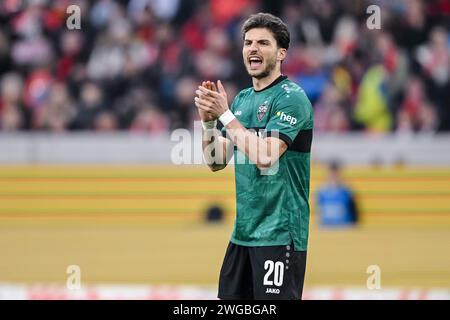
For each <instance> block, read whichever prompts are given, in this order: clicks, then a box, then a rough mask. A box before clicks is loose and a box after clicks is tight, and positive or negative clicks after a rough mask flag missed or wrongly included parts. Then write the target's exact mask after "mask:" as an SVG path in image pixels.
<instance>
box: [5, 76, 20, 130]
mask: <svg viewBox="0 0 450 320" xmlns="http://www.w3.org/2000/svg"><path fill="white" fill-rule="evenodd" d="M0 90H1V91H0V93H1V100H0V129H2V130H4V131H14V130H19V129H23V128H24V127H25V110H24V105H23V103H22V97H21V94H22V91H23V83H22V79H21V78H20V76H19V75H18V74H17V73H10V74H6V75H4V77H3V78H2V81H1V88H0Z"/></svg>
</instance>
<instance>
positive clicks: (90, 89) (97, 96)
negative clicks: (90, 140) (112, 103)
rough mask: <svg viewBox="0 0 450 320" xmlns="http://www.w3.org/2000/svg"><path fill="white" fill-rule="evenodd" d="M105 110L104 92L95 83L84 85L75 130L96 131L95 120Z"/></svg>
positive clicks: (73, 125)
mask: <svg viewBox="0 0 450 320" xmlns="http://www.w3.org/2000/svg"><path fill="white" fill-rule="evenodd" d="M104 109H105V107H104V96H103V90H102V89H101V88H100V86H99V85H98V84H96V83H94V82H87V83H85V84H83V86H82V88H81V93H80V103H79V105H78V106H77V111H76V112H77V114H76V116H75V119H74V121H73V124H72V128H73V129H94V120H95V118H96V117H97V116H98V115H99V114H100V112H102V111H103V110H104Z"/></svg>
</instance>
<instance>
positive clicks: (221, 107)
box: [194, 80, 228, 118]
mask: <svg viewBox="0 0 450 320" xmlns="http://www.w3.org/2000/svg"><path fill="white" fill-rule="evenodd" d="M217 88H218V91H213V90H208V89H206V88H205V87H203V86H199V87H198V89H197V90H196V91H195V93H196V94H197V97H195V99H194V101H195V106H196V107H197V108H199V109H200V110H203V111H206V112H208V113H209V114H211V115H212V116H214V117H216V118H219V117H220V116H221V115H222V114H224V113H225V112H226V111H227V110H228V100H227V93H226V92H225V88H224V87H223V85H222V82H221V81H220V80H219V81H217Z"/></svg>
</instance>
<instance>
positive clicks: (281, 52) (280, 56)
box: [277, 48, 287, 61]
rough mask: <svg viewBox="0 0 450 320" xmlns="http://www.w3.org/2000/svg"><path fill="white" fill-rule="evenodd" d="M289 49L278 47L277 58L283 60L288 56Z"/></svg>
mask: <svg viewBox="0 0 450 320" xmlns="http://www.w3.org/2000/svg"><path fill="white" fill-rule="evenodd" d="M286 53H287V50H286V49H284V48H280V49H278V54H277V60H278V61H283V60H284V59H285V58H286Z"/></svg>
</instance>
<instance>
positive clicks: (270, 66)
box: [247, 57, 277, 80]
mask: <svg viewBox="0 0 450 320" xmlns="http://www.w3.org/2000/svg"><path fill="white" fill-rule="evenodd" d="M276 65H277V60H276V58H275V57H271V58H268V59H266V67H265V68H264V69H263V70H261V71H255V70H251V69H250V66H249V65H247V72H248V74H249V75H250V76H251V77H253V78H256V79H258V80H259V79H263V78H265V77H267V76H268V75H269V74H270V73H271V72H272V71H273V70H274V69H275V67H276Z"/></svg>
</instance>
